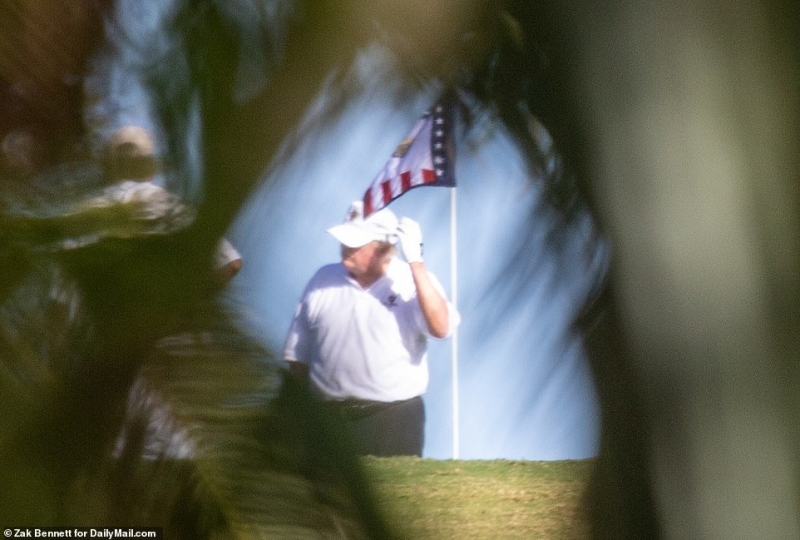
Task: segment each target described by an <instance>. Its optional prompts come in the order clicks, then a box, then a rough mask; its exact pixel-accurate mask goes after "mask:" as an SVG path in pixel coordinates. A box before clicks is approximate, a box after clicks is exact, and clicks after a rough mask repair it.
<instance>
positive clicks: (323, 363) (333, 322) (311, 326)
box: [284, 258, 459, 402]
mask: <svg viewBox="0 0 800 540" xmlns="http://www.w3.org/2000/svg"><path fill="white" fill-rule="evenodd" d="M431 280H432V281H433V283H434V286H435V287H436V289H437V290H438V291H439V292H440V294H442V296H445V294H444V290H443V288H442V286H441V284H440V283H439V281H438V280H437V279H436V277H435V276H433V275H432V274H431ZM448 309H449V310H450V329H452V328H455V327H456V325H458V323H459V315H458V313H457V312H456V310H455V308H454V307H453V306H452V304H450V303H449V302H448ZM448 334H449V332H448ZM429 337H432V336H431V335H430V333H429V332H428V329H427V326H426V324H425V320H424V318H423V315H422V311H421V309H420V305H419V301H418V300H417V292H416V286H415V285H414V279H413V276H412V275H411V269H410V267H409V266H408V264H406V263H405V262H403V261H400V260H398V259H396V258H394V259H392V261H391V262H390V264H389V266H388V268H387V272H386V274H385V275H384V276H382V277H381V278H380V279H378V281H376V282H375V283H373V284H372V285H371V286H370V287H369V288H367V289H363V288H362V287H361V286H360V285H359V284H358V283H357V282H356V281H355V280H354V279H353V278H352V277H350V275H349V274H348V272H347V269H345V267H344V266H342V264H341V263H337V264H330V265H327V266H324V267H322V268H321V269H320V270H318V271H317V273H316V274H315V275H314V277H313V278H311V281H310V282H309V284H308V285H307V287H306V290H305V292H304V293H303V297H302V299H301V300H300V302H299V304H298V306H297V309H296V311H295V315H294V319H293V320H292V325H291V328H290V330H289V335H288V337H287V339H286V344H285V346H284V358H285V359H286V360H290V361H292V360H293V361H300V362H304V363H306V364H308V367H309V376H310V380H311V383H312V386H313V387H314V388H315V389H316V390H317V391H319V392H320V393H321V394H322V396H323V397H325V398H330V399H343V398H349V397H352V398H358V399H364V400H374V401H386V402H388V401H399V400H404V399H410V398H413V397H416V396H420V395H422V394H423V393H425V391H426V390H427V388H428V359H427V340H428V338H429Z"/></svg>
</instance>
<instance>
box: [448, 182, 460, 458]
mask: <svg viewBox="0 0 800 540" xmlns="http://www.w3.org/2000/svg"><path fill="white" fill-rule="evenodd" d="M456 226H457V220H456V188H454V187H452V188H450V291H451V292H450V297H451V300H452V302H453V306H454V307H455V308H456V309H458V268H457V263H458V253H457V246H458V241H457V229H456ZM450 342H451V346H450V347H451V348H450V350H451V364H452V374H453V375H452V381H453V382H452V385H453V459H459V454H460V449H459V439H460V433H459V410H458V409H459V406H458V401H459V399H458V327H456V328H455V329H454V330H453V335H452V336H451V338H450Z"/></svg>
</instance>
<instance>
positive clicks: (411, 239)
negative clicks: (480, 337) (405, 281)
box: [397, 217, 450, 339]
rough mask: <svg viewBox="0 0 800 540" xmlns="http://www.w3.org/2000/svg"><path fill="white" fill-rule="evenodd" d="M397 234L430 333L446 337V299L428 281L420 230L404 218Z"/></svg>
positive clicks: (447, 330) (431, 282)
mask: <svg viewBox="0 0 800 540" xmlns="http://www.w3.org/2000/svg"><path fill="white" fill-rule="evenodd" d="M397 233H398V236H399V237H400V248H401V250H402V252H403V257H404V258H405V260H406V261H407V262H408V265H409V266H410V267H411V274H412V275H413V276H414V285H415V286H416V288H417V299H418V300H419V305H420V308H421V309H422V315H423V317H424V318H425V325H426V326H427V327H428V331H429V332H430V333H431V335H432V336H434V337H437V338H439V339H441V338H445V337H447V335H448V334H449V331H450V311H449V310H448V307H447V300H446V299H445V298H444V296H442V295H441V294H440V293H439V291H438V290H437V289H436V287H435V286H434V284H433V281H432V280H431V276H430V275H429V274H428V270H427V269H426V268H425V263H424V262H423V261H422V230H421V229H420V226H419V224H418V223H417V222H416V221H414V220H413V219H410V218H407V217H404V218H401V219H400V223H399V225H398V228H397Z"/></svg>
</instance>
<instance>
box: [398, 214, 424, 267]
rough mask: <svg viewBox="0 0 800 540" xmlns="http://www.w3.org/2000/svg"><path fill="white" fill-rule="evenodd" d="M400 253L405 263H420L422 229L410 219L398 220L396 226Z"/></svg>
mask: <svg viewBox="0 0 800 540" xmlns="http://www.w3.org/2000/svg"><path fill="white" fill-rule="evenodd" d="M397 236H398V237H399V239H400V251H401V252H402V254H403V258H404V259H405V260H406V262H407V263H409V264H410V263H414V262H422V229H420V227H419V223H417V222H416V221H414V220H413V219H411V218H407V217H403V218H400V222H399V223H398V225H397Z"/></svg>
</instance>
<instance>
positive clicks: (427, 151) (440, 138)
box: [364, 98, 456, 217]
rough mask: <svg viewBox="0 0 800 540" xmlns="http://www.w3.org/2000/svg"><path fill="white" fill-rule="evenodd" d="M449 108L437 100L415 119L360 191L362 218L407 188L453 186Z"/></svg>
mask: <svg viewBox="0 0 800 540" xmlns="http://www.w3.org/2000/svg"><path fill="white" fill-rule="evenodd" d="M453 108H454V106H453V102H452V100H451V99H450V98H443V99H440V100H439V101H437V102H436V103H435V104H434V106H433V107H432V108H431V110H429V111H428V112H426V113H425V114H424V115H423V116H422V118H420V119H419V120H418V121H417V123H416V125H414V129H412V130H411V133H409V134H408V136H407V137H406V138H405V139H403V141H402V142H401V143H400V145H399V146H398V147H397V150H395V151H394V153H393V154H392V157H391V158H390V159H389V161H388V162H387V163H386V165H384V167H383V169H381V171H380V172H379V173H378V175H377V176H376V177H375V180H373V182H372V184H370V186H369V188H368V189H367V191H366V193H364V217H367V216H368V215H370V214H371V213H373V212H377V211H378V210H380V209H381V208H383V207H384V206H386V205H387V204H389V203H390V202H392V201H393V200H395V199H396V198H398V197H399V196H400V195H402V194H403V193H405V192H406V191H408V190H409V189H411V188H415V187H420V186H444V187H455V185H456V178H455V174H454V167H453V165H454V149H453Z"/></svg>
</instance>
